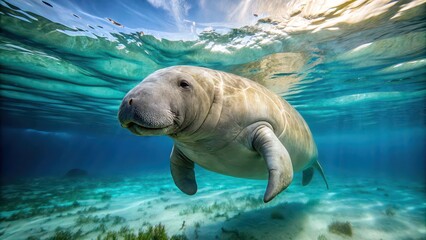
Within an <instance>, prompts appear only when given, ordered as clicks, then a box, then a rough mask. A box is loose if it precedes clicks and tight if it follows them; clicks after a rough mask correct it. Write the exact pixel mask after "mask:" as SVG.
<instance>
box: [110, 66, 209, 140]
mask: <svg viewBox="0 0 426 240" xmlns="http://www.w3.org/2000/svg"><path fill="white" fill-rule="evenodd" d="M209 71H211V70H208V69H204V68H199V67H190V66H175V67H169V68H165V69H161V70H158V71H156V72H154V73H152V74H151V75H149V76H148V77H146V78H145V79H144V80H143V81H142V82H141V83H139V84H138V85H137V86H136V87H134V88H133V89H132V90H130V91H129V92H128V93H127V95H126V96H125V97H124V99H123V101H122V103H121V106H120V109H119V112H118V119H119V121H120V123H121V126H122V127H124V128H127V129H129V130H130V131H131V132H132V133H134V134H136V135H140V136H152V135H171V136H176V135H179V134H180V133H191V132H193V131H196V129H198V128H199V127H200V126H201V125H202V124H203V122H204V120H205V118H206V117H207V115H208V113H209V109H210V107H211V105H212V103H213V99H214V89H215V88H214V81H213V76H212V75H211V73H209Z"/></svg>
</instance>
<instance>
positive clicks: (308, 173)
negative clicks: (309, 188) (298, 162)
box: [302, 160, 329, 189]
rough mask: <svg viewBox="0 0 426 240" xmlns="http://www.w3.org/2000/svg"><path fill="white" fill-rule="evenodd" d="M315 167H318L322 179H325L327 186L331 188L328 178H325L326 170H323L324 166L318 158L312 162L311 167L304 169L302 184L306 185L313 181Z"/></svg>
mask: <svg viewBox="0 0 426 240" xmlns="http://www.w3.org/2000/svg"><path fill="white" fill-rule="evenodd" d="M314 168H316V169H317V170H318V172H319V173H320V175H321V177H322V179H324V182H325V185H326V186H327V189H329V188H328V182H327V179H326V178H325V175H324V171H323V170H322V167H321V165H320V164H319V162H318V160H316V161H315V163H314V164H312V166H311V167H309V168H307V169H305V170H304V171H303V178H302V185H303V186H306V185H308V184H309V183H310V182H311V180H312V176H313V175H314Z"/></svg>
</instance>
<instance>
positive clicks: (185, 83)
mask: <svg viewBox="0 0 426 240" xmlns="http://www.w3.org/2000/svg"><path fill="white" fill-rule="evenodd" d="M179 87H181V88H185V89H186V88H189V87H190V85H189V82H188V81H186V80H180V82H179Z"/></svg>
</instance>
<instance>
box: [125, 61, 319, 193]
mask: <svg viewBox="0 0 426 240" xmlns="http://www.w3.org/2000/svg"><path fill="white" fill-rule="evenodd" d="M118 118H119V121H120V123H121V126H122V127H124V128H127V129H129V130H130V131H131V132H133V133H134V134H136V135H140V136H157V135H168V136H170V137H171V138H172V139H173V140H174V147H173V150H172V153H171V156H170V160H171V164H170V166H171V173H172V176H173V180H174V182H175V184H176V186H177V187H178V188H179V189H180V190H181V191H182V192H184V193H186V194H189V195H192V194H195V193H196V192H197V184H196V181H195V173H194V163H196V164H198V165H200V166H201V167H203V168H205V169H208V170H210V171H214V172H217V173H221V174H225V175H229V176H234V177H240V178H250V179H268V186H267V189H266V192H265V195H264V202H269V201H270V200H271V199H273V198H274V197H275V196H276V195H277V194H279V193H280V192H281V191H283V190H284V189H286V188H287V187H288V186H289V185H290V183H291V181H292V179H293V173H294V172H297V171H303V185H306V184H308V183H309V182H310V180H311V179H312V175H313V168H316V169H318V170H319V171H320V173H321V175H322V176H323V178H324V174H323V172H322V169H321V167H320V165H319V163H318V161H317V156H318V152H317V147H316V145H315V142H314V140H313V138H312V134H311V132H310V130H309V127H308V125H307V124H306V122H305V121H304V120H303V118H302V117H301V115H300V114H299V113H298V112H297V111H296V110H295V109H294V108H293V107H292V106H291V105H290V104H289V103H287V102H286V101H285V100H284V99H282V98H281V97H279V96H278V95H276V94H274V93H273V92H271V91H269V90H268V89H266V88H265V87H263V86H261V85H259V84H257V83H255V82H253V81H251V80H249V79H246V78H243V77H239V76H236V75H233V74H229V73H225V72H220V71H215V70H211V69H207V68H201V67H192V66H174V67H169V68H165V69H161V70H158V71H156V72H154V73H153V74H151V75H149V76H148V77H147V78H145V79H144V80H143V81H142V82H141V83H139V84H138V85H137V86H136V87H135V88H133V89H132V90H131V91H130V92H129V93H127V95H126V96H125V97H124V99H123V101H122V103H121V106H120V110H119V113H118ZM324 180H325V178H324ZM327 188H328V185H327Z"/></svg>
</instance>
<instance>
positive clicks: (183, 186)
mask: <svg viewBox="0 0 426 240" xmlns="http://www.w3.org/2000/svg"><path fill="white" fill-rule="evenodd" d="M170 169H171V172H172V177H173V181H174V182H175V184H176V186H177V187H178V188H179V189H180V190H181V191H182V192H184V193H186V194H188V195H193V194H195V193H196V192H197V183H196V181H195V172H194V162H193V161H191V160H189V159H188V158H187V157H185V155H183V154H182V153H181V151H179V149H178V148H177V147H176V146H173V150H172V154H171V155H170Z"/></svg>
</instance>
